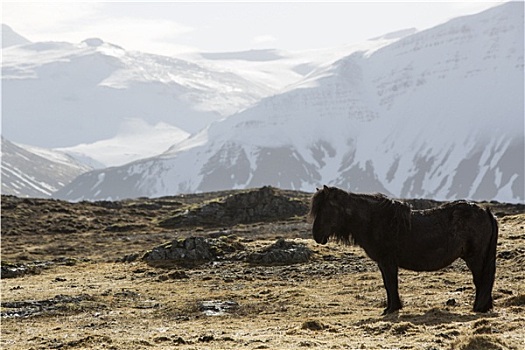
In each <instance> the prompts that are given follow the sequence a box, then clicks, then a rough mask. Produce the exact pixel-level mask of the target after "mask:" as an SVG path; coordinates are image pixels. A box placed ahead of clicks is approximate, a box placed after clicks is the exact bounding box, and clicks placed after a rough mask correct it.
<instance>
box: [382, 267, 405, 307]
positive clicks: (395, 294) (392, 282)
mask: <svg viewBox="0 0 525 350" xmlns="http://www.w3.org/2000/svg"><path fill="white" fill-rule="evenodd" d="M379 269H380V270H381V275H382V276H383V284H384V285H385V289H386V297H387V307H386V309H385V311H383V315H387V314H390V313H392V312H395V311H397V310H399V309H401V308H402V305H401V300H400V299H399V290H398V278H397V274H398V266H397V264H396V263H394V262H392V261H390V262H381V263H379Z"/></svg>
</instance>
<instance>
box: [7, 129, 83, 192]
mask: <svg viewBox="0 0 525 350" xmlns="http://www.w3.org/2000/svg"><path fill="white" fill-rule="evenodd" d="M89 170H91V168H90V167H88V166H86V165H83V164H80V163H78V162H77V161H76V160H75V159H73V158H72V157H70V156H68V155H66V154H63V153H60V152H53V151H49V150H44V149H34V148H31V149H27V148H24V147H22V146H17V145H15V144H14V143H12V142H9V141H8V140H6V139H4V138H3V137H2V194H10V195H15V196H19V197H37V198H48V197H50V196H51V194H52V193H53V192H55V191H57V190H58V189H59V188H61V187H63V186H64V185H65V184H67V183H69V182H70V181H71V180H73V179H74V178H75V177H77V176H78V175H80V174H82V173H84V172H86V171H89Z"/></svg>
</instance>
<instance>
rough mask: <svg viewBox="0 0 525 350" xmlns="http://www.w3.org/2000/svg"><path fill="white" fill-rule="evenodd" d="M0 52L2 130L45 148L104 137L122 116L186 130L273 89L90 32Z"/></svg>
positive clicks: (193, 129) (110, 134) (109, 135)
mask: <svg viewBox="0 0 525 350" xmlns="http://www.w3.org/2000/svg"><path fill="white" fill-rule="evenodd" d="M2 54H3V57H2V58H3V62H2V89H3V96H2V102H3V106H2V123H3V125H2V127H3V130H2V132H3V135H4V136H5V137H7V138H8V139H10V140H13V141H15V142H20V143H24V144H32V145H35V146H40V147H46V148H55V147H71V146H75V145H78V144H79V143H87V144H88V143H93V142H96V141H100V140H105V139H110V138H112V137H113V136H115V134H116V133H117V132H118V130H119V128H121V126H122V123H123V122H124V121H126V120H128V119H130V118H132V119H141V120H142V121H144V122H146V123H148V124H150V125H157V124H158V123H166V124H169V125H172V126H175V127H178V128H180V129H182V130H183V131H185V132H188V133H194V132H197V131H198V130H200V129H202V128H203V127H205V126H206V125H208V124H209V123H210V122H212V121H214V120H218V119H221V118H223V117H224V116H226V115H229V114H232V113H234V112H236V111H238V110H239V109H243V108H246V107H248V106H250V105H251V104H253V103H255V102H256V101H257V100H259V99H260V98H261V97H262V96H267V95H269V94H271V93H273V90H272V89H271V88H268V87H266V86H263V85H261V84H258V83H253V82H251V81H249V80H247V79H245V78H243V77H241V76H239V75H237V74H234V73H232V72H229V71H226V70H222V71H220V70H210V69H208V68H206V67H205V66H203V65H199V64H196V63H191V62H188V61H185V60H182V59H177V58H169V57H163V56H157V55H151V54H144V53H139V52H129V51H126V50H124V49H123V48H121V47H119V46H116V45H112V44H109V43H105V42H103V41H102V40H100V39H96V38H94V39H88V40H85V41H83V42H82V43H80V44H69V43H62V42H43V43H29V44H25V45H18V46H12V47H7V48H5V49H4V50H3V53H2ZM161 151H162V150H159V152H161Z"/></svg>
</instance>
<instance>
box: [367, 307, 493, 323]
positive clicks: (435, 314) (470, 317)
mask: <svg viewBox="0 0 525 350" xmlns="http://www.w3.org/2000/svg"><path fill="white" fill-rule="evenodd" d="M498 316H499V315H498V314H497V313H496V312H488V313H474V312H472V313H468V314H466V313H456V312H452V311H449V310H444V309H437V308H432V309H430V310H427V311H425V312H424V313H422V314H415V313H406V314H405V313H403V312H402V311H401V312H395V313H393V314H388V315H386V316H380V317H377V318H368V319H366V320H362V321H359V322H357V325H358V326H362V325H367V324H372V323H376V322H381V321H382V322H391V323H400V322H410V323H412V324H414V325H425V326H436V325H440V324H447V323H454V322H461V323H463V322H471V321H475V320H478V319H481V318H494V317H498Z"/></svg>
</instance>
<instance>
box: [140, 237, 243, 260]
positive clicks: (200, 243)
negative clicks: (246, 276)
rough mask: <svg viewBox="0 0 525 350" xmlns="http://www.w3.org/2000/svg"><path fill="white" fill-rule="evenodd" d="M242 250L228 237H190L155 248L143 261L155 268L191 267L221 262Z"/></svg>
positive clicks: (241, 247)
mask: <svg viewBox="0 0 525 350" xmlns="http://www.w3.org/2000/svg"><path fill="white" fill-rule="evenodd" d="M242 249H244V246H243V245H242V244H241V243H239V242H235V241H233V240H231V239H230V240H229V239H228V238H227V237H220V238H204V237H188V238H186V239H176V240H174V241H171V242H168V243H165V244H163V245H161V246H158V247H156V248H153V249H152V250H151V251H149V252H147V253H146V254H145V255H144V257H143V260H144V261H146V263H148V264H150V265H153V266H171V265H173V264H178V265H190V266H191V265H198V264H202V263H205V262H210V261H215V260H219V259H221V258H224V257H225V256H226V255H227V254H232V253H235V252H237V251H238V250H242Z"/></svg>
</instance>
